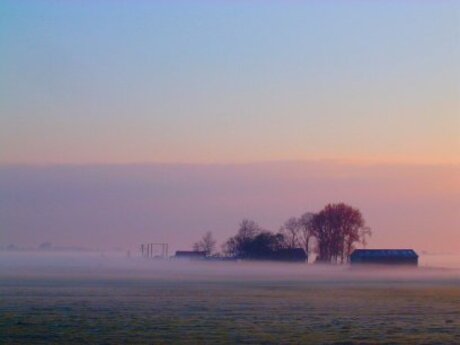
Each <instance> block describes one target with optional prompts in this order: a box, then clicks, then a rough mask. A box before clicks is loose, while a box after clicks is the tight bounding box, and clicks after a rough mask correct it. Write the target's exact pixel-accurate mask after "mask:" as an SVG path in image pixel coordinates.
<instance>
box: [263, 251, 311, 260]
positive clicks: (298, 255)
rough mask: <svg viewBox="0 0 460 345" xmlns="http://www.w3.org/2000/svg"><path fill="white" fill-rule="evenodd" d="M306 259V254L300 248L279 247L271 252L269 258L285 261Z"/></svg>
mask: <svg viewBox="0 0 460 345" xmlns="http://www.w3.org/2000/svg"><path fill="white" fill-rule="evenodd" d="M307 259H308V255H307V253H305V250H303V249H302V248H288V249H279V250H277V251H275V252H274V253H273V255H272V258H271V260H276V261H287V262H306V261H307Z"/></svg>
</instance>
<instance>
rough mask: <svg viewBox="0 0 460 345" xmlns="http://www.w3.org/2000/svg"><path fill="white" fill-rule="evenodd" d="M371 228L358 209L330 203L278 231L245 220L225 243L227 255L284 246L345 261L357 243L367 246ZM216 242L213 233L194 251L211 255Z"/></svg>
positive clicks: (259, 253) (254, 255)
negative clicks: (274, 231)
mask: <svg viewBox="0 0 460 345" xmlns="http://www.w3.org/2000/svg"><path fill="white" fill-rule="evenodd" d="M370 235H371V230H370V228H369V227H368V226H366V223H365V221H364V218H363V216H362V214H361V212H360V210H359V209H357V208H353V207H351V206H349V205H346V204H344V203H338V204H328V205H326V206H325V207H324V208H323V209H322V210H321V211H320V212H318V213H311V212H307V213H304V214H303V215H302V216H300V217H291V218H289V219H288V220H287V221H286V222H285V223H284V224H283V225H282V226H281V228H280V230H279V231H278V232H277V233H273V232H271V231H268V230H265V229H263V228H261V227H260V226H259V225H258V224H257V223H256V222H254V221H252V220H248V219H245V220H243V221H242V222H241V223H240V226H239V229H238V232H237V234H236V235H235V236H232V237H230V238H229V239H228V240H227V241H226V242H225V243H224V245H223V250H224V253H225V254H226V255H229V256H232V257H238V258H243V259H262V258H266V257H270V256H271V255H272V254H273V253H275V252H277V251H279V250H281V249H292V248H302V249H304V250H305V252H306V253H310V252H311V249H313V251H314V252H315V253H316V254H317V261H318V262H341V263H343V262H345V261H346V260H347V259H348V257H349V256H350V254H351V253H352V251H353V250H354V248H355V246H356V244H358V243H360V244H362V245H366V239H367V237H368V236H370ZM215 246H216V241H215V240H214V238H213V236H212V234H211V232H208V233H206V234H205V235H204V236H203V238H202V239H201V240H200V241H199V242H197V243H195V244H194V246H193V248H194V250H199V251H205V252H206V254H207V255H211V254H213V253H214V251H215Z"/></svg>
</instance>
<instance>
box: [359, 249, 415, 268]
mask: <svg viewBox="0 0 460 345" xmlns="http://www.w3.org/2000/svg"><path fill="white" fill-rule="evenodd" d="M350 262H351V264H375V265H379V264H380V265H413V266H417V265H418V255H417V253H416V252H415V251H414V250H412V249H356V250H355V251H353V253H352V254H351V256H350Z"/></svg>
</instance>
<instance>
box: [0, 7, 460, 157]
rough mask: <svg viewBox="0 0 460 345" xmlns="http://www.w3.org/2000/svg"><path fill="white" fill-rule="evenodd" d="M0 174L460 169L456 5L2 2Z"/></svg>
mask: <svg viewBox="0 0 460 345" xmlns="http://www.w3.org/2000/svg"><path fill="white" fill-rule="evenodd" d="M0 51H1V52H2V57H1V58H0V59H1V60H0V61H1V63H0V76H1V77H0V147H1V149H0V163H4V164H5V163H6V164H7V163H32V164H34V163H129V162H194V163H202V162H205V163H209V162H251V161H266V160H305V159H323V158H326V159H330V158H339V159H358V160H359V159H365V160H366V159H372V160H377V161H398V162H399V161H403V162H406V161H407V162H412V161H416V162H429V163H433V162H442V163H446V162H455V163H458V162H460V64H459V63H458V61H460V3H458V2H454V1H373V2H370V1H340V2H339V1H304V2H302V1H291V2H281V1H268V2H262V1H255V2H243V1H235V2H230V1H214V2H211V1H187V2H186V1H177V2H174V1H167V2H166V1H165V2H161V1H155V2H147V1H136V2H134V1H91V2H88V1H86V2H85V1H65V2H64V1H21V2H18V1H3V2H2V3H1V5H0Z"/></svg>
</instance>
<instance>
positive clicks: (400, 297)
mask: <svg viewBox="0 0 460 345" xmlns="http://www.w3.org/2000/svg"><path fill="white" fill-rule="evenodd" d="M456 259H457V257H455V256H448V257H446V256H445V257H444V258H442V257H441V256H436V257H434V259H433V257H422V259H421V267H419V268H386V269H385V268H377V267H369V268H364V269H360V268H352V267H350V266H330V267H329V266H321V265H303V264H275V263H247V262H227V263H222V262H183V261H171V260H144V259H141V258H138V257H132V258H130V259H128V258H126V257H125V256H123V255H121V253H84V254H81V253H79V254H76V253H39V252H37V253H7V252H3V253H1V254H0V343H2V344H81V343H88V344H122V343H123V344H137V343H138V344H174V343H181V344H231V343H233V344H236V343H238V344H244V343H247V344H260V343H262V344H300V343H303V344H458V343H460V270H459V269H458V267H460V266H456V265H455V261H456ZM430 260H431V262H433V263H434V264H433V265H430ZM443 260H444V261H443ZM449 260H450V261H449ZM442 261H443V262H444V264H443V265H440V264H439V263H440V262H442Z"/></svg>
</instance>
